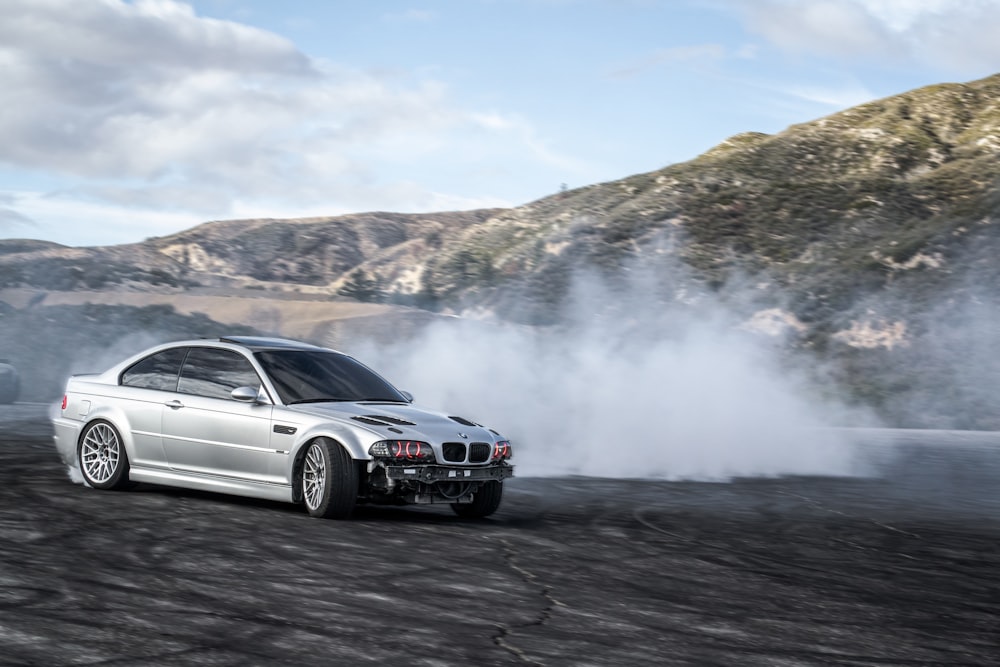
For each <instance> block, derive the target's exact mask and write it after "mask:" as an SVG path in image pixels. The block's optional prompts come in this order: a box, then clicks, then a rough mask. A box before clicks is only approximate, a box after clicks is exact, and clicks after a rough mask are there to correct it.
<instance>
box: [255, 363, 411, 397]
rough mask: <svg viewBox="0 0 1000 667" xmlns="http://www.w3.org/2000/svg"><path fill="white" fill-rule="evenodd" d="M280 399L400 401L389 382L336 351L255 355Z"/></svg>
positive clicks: (398, 394)
mask: <svg viewBox="0 0 1000 667" xmlns="http://www.w3.org/2000/svg"><path fill="white" fill-rule="evenodd" d="M254 356H255V357H257V361H258V362H260V365H261V367H263V369H264V372H265V373H267V376H268V377H269V378H271V382H272V383H273V384H274V388H275V389H276V390H277V392H278V396H280V397H281V401H282V402H283V403H285V404H288V403H301V402H307V401H401V402H406V399H405V398H403V396H402V395H401V394H400V393H399V391H398V390H397V389H396V388H395V387H393V386H392V385H391V384H389V383H388V382H386V381H385V380H383V379H382V378H381V377H379V376H378V375H377V374H376V373H375V372H374V371H372V370H371V369H369V368H368V367H367V366H365V365H364V364H362V363H360V362H358V361H356V360H354V359H352V358H351V357H348V356H346V355H343V354H338V353H336V352H322V351H312V350H308V351H307V350H268V351H264V352H257V353H255V354H254Z"/></svg>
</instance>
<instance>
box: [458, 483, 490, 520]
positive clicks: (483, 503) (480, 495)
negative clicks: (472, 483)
mask: <svg viewBox="0 0 1000 667" xmlns="http://www.w3.org/2000/svg"><path fill="white" fill-rule="evenodd" d="M502 498H503V482H497V481H492V480H491V481H489V482H483V485H482V486H481V487H479V490H478V491H476V493H475V495H473V496H472V502H471V503H452V504H451V509H452V511H454V512H455V514H457V515H458V516H460V517H463V518H465V519H482V518H483V517H487V516H489V515H491V514H493V513H494V512H496V511H497V508H498V507H500V500H501V499H502Z"/></svg>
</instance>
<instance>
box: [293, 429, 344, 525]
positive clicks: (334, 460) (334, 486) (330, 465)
mask: <svg viewBox="0 0 1000 667" xmlns="http://www.w3.org/2000/svg"><path fill="white" fill-rule="evenodd" d="M300 474H301V478H300V479H301V482H302V500H303V501H304V502H305V505H306V511H308V512H309V514H310V515H311V516H315V517H319V518H322V519H346V518H348V517H350V516H351V512H352V511H353V510H354V506H355V504H357V502H358V468H357V466H356V465H355V464H354V459H352V458H351V456H350V454H348V453H347V450H345V449H344V448H343V447H341V446H340V445H339V444H337V443H336V442H333V441H332V440H328V439H326V438H317V439H316V440H314V441H313V442H312V443H310V444H309V446H308V448H307V449H306V454H305V457H304V458H303V459H302V469H301V473H300Z"/></svg>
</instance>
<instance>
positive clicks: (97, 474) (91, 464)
mask: <svg viewBox="0 0 1000 667" xmlns="http://www.w3.org/2000/svg"><path fill="white" fill-rule="evenodd" d="M77 453H78V457H79V462H80V472H82V473H83V478H84V479H85V480H86V481H87V484H89V485H90V486H92V487H94V488H95V489H104V490H109V489H122V488H125V487H126V486H127V485H128V470H129V463H128V454H127V453H126V452H125V445H124V443H123V442H122V437H121V434H119V433H118V430H117V429H116V428H115V427H114V426H112V425H111V424H110V423H108V422H106V421H96V422H94V423H92V424H89V425H88V426H87V428H86V429H85V430H84V431H83V437H81V438H80V446H79V448H78V452H77Z"/></svg>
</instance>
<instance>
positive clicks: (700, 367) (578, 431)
mask: <svg viewBox="0 0 1000 667" xmlns="http://www.w3.org/2000/svg"><path fill="white" fill-rule="evenodd" d="M637 283H639V284H637V285H636V284H634V285H632V286H630V287H627V288H625V289H621V288H618V289H614V288H612V287H610V286H608V285H607V284H606V283H602V282H600V281H594V280H593V279H581V280H578V281H577V282H576V288H575V290H574V294H573V297H572V298H571V299H570V302H571V304H572V305H571V306H570V307H568V308H567V309H566V312H565V313H564V314H563V317H562V323H561V324H560V325H558V326H551V327H530V326H515V325H510V324H505V323H501V322H488V321H470V320H463V319H458V318H455V320H454V321H450V322H449V321H443V322H438V323H436V324H434V325H431V326H430V327H429V328H428V329H426V330H425V331H424V332H423V334H422V335H420V336H419V337H418V338H416V339H415V340H411V341H408V342H406V343H399V344H395V345H391V346H388V347H382V348H378V349H375V348H370V347H367V348H363V349H358V350H357V351H356V352H357V354H358V356H359V357H360V358H362V359H364V360H365V361H366V363H369V364H370V365H372V366H373V367H374V368H375V369H376V370H378V371H379V372H380V373H382V374H383V375H385V376H386V377H388V378H389V379H390V380H391V381H393V382H394V383H395V384H397V386H400V387H401V388H404V389H407V390H409V391H411V392H413V393H414V394H415V395H416V401H417V403H419V404H423V405H427V406H429V407H437V406H440V407H442V408H444V407H446V408H447V409H449V410H457V411H462V412H458V413H453V414H460V415H462V416H465V417H467V418H469V419H472V420H475V421H479V422H482V423H485V424H486V425H487V426H490V427H493V428H496V429H497V430H499V431H501V432H502V433H503V434H504V435H506V436H508V437H510V438H511V439H512V441H513V443H514V453H515V459H514V463H515V464H516V465H517V466H518V468H519V469H518V474H520V475H524V476H563V475H586V476H600V477H617V478H659V479H671V480H677V479H697V480H719V481H722V480H728V479H731V478H734V477H742V476H775V475H785V474H815V475H847V474H854V473H856V472H858V469H857V462H856V458H855V456H854V453H853V451H854V450H853V445H852V444H851V442H850V440H849V437H848V436H847V435H846V434H845V433H844V432H842V431H837V430H835V429H831V428H830V427H833V426H843V425H852V424H855V423H859V422H867V423H870V422H871V419H870V417H868V416H867V415H863V416H862V415H859V414H856V413H853V412H852V410H850V409H848V408H847V407H845V406H844V405H842V404H840V403H839V402H837V401H835V400H832V399H830V398H829V397H825V398H819V392H818V390H817V387H815V385H814V382H811V381H810V380H808V379H807V374H806V373H805V372H804V370H802V369H796V368H792V367H789V366H788V363H787V357H783V356H782V355H780V354H779V351H778V347H777V346H776V345H774V343H773V341H770V340H766V339H765V338H764V337H761V336H759V335H755V334H752V333H750V332H747V331H744V330H742V329H741V328H740V327H739V323H738V322H737V321H736V318H734V317H732V316H730V315H728V314H727V312H726V309H725V308H723V307H722V306H721V305H720V304H719V302H718V301H717V300H715V299H713V298H711V297H708V296H705V295H701V296H699V297H698V298H694V299H691V300H689V302H688V303H685V302H683V301H678V300H677V299H670V300H664V299H659V298H656V295H652V294H650V293H649V292H648V290H647V289H645V285H644V283H643V281H637ZM809 377H815V374H814V373H813V374H809ZM827 393H828V392H827Z"/></svg>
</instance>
